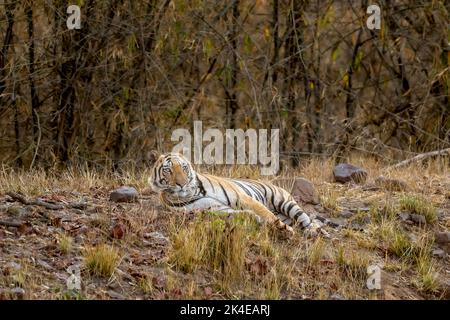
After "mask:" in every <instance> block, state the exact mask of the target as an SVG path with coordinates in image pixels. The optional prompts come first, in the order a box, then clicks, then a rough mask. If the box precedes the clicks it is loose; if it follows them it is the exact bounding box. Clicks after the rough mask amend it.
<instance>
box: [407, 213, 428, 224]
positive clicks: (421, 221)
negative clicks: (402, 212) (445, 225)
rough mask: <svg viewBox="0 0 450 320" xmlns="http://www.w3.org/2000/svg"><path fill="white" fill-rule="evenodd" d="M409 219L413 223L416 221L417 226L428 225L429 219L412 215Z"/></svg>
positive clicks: (419, 215)
mask: <svg viewBox="0 0 450 320" xmlns="http://www.w3.org/2000/svg"><path fill="white" fill-rule="evenodd" d="M409 217H410V219H411V220H412V221H414V222H415V223H417V224H426V223H427V219H425V216H423V215H421V214H415V213H412V214H410V215H409Z"/></svg>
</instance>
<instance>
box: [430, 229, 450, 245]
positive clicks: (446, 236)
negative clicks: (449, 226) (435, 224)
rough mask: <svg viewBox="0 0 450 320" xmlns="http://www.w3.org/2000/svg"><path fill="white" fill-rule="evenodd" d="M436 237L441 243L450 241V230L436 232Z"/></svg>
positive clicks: (437, 241)
mask: <svg viewBox="0 0 450 320" xmlns="http://www.w3.org/2000/svg"><path fill="white" fill-rule="evenodd" d="M434 239H435V241H436V243H440V244H447V243H450V231H444V232H436V234H435V236H434Z"/></svg>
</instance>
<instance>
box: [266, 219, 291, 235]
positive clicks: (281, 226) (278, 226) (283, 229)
mask: <svg viewBox="0 0 450 320" xmlns="http://www.w3.org/2000/svg"><path fill="white" fill-rule="evenodd" d="M271 227H273V228H274V229H275V230H276V231H278V234H279V235H281V236H282V237H283V238H286V239H290V238H292V237H293V236H294V233H295V232H294V229H293V228H292V227H291V226H288V225H287V224H285V223H283V222H281V221H280V220H279V219H277V220H275V221H274V222H273V223H271Z"/></svg>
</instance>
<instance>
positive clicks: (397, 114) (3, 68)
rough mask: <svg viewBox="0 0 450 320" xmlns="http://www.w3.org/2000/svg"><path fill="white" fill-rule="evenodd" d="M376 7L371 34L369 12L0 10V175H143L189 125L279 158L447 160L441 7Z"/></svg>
mask: <svg viewBox="0 0 450 320" xmlns="http://www.w3.org/2000/svg"><path fill="white" fill-rule="evenodd" d="M73 2H74V4H76V3H78V4H79V5H80V6H81V25H82V28H81V29H80V30H68V29H67V26H66V19H67V17H68V14H67V13H66V9H67V6H68V5H69V4H73ZM377 2H378V4H379V5H380V7H381V10H382V11H381V12H382V25H381V30H373V31H371V30H369V29H368V28H367V27H366V19H367V17H368V14H367V13H366V9H367V6H368V5H369V4H371V3H369V1H367V0H355V1H350V0H348V1H345V0H342V1H327V0H272V1H269V0H258V1H248V0H230V1H215V0H171V1H169V0H147V1H126V0H102V1H94V0H78V1H61V0H55V1H50V0H22V1H14V0H6V1H2V2H0V161H2V162H4V163H7V164H11V165H22V166H25V167H30V166H32V165H44V166H52V165H55V164H73V163H80V162H82V163H85V162H87V163H91V164H101V165H107V166H114V167H117V166H120V165H122V164H124V163H127V162H138V163H139V162H141V161H142V160H143V159H145V158H146V157H147V154H148V152H149V151H150V150H152V149H159V150H161V151H167V150H168V149H169V148H170V146H171V145H173V144H172V143H171V142H170V135H171V132H172V130H173V129H174V128H179V127H184V128H191V126H192V121H193V120H195V119H201V120H203V121H204V124H203V125H204V126H206V127H216V128H219V129H224V128H243V129H245V128H280V133H281V136H282V139H281V149H282V150H281V154H282V156H283V157H284V158H285V159H295V157H297V156H299V155H302V154H321V155H324V156H329V155H335V156H339V157H345V156H346V155H347V154H348V153H349V152H351V151H354V150H357V151H360V152H364V153H370V154H376V155H379V156H381V157H383V158H385V159H388V160H389V159H393V158H394V157H405V156H408V155H409V153H416V152H424V151H429V150H434V149H440V148H448V147H450V142H449V134H450V106H449V91H448V90H449V85H450V77H449V50H450V45H449V42H450V33H449V12H450V3H449V2H448V1H445V0H442V1H437V0H435V1H429V0H417V1H408V0H397V1H387V0H384V1H381V0H380V1H377Z"/></svg>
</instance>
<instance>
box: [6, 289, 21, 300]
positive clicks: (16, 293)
mask: <svg viewBox="0 0 450 320" xmlns="http://www.w3.org/2000/svg"><path fill="white" fill-rule="evenodd" d="M9 294H10V295H12V296H14V297H16V298H17V299H18V300H23V298H24V296H25V290H24V289H22V288H20V287H15V288H13V289H11V290H10V291H9Z"/></svg>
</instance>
